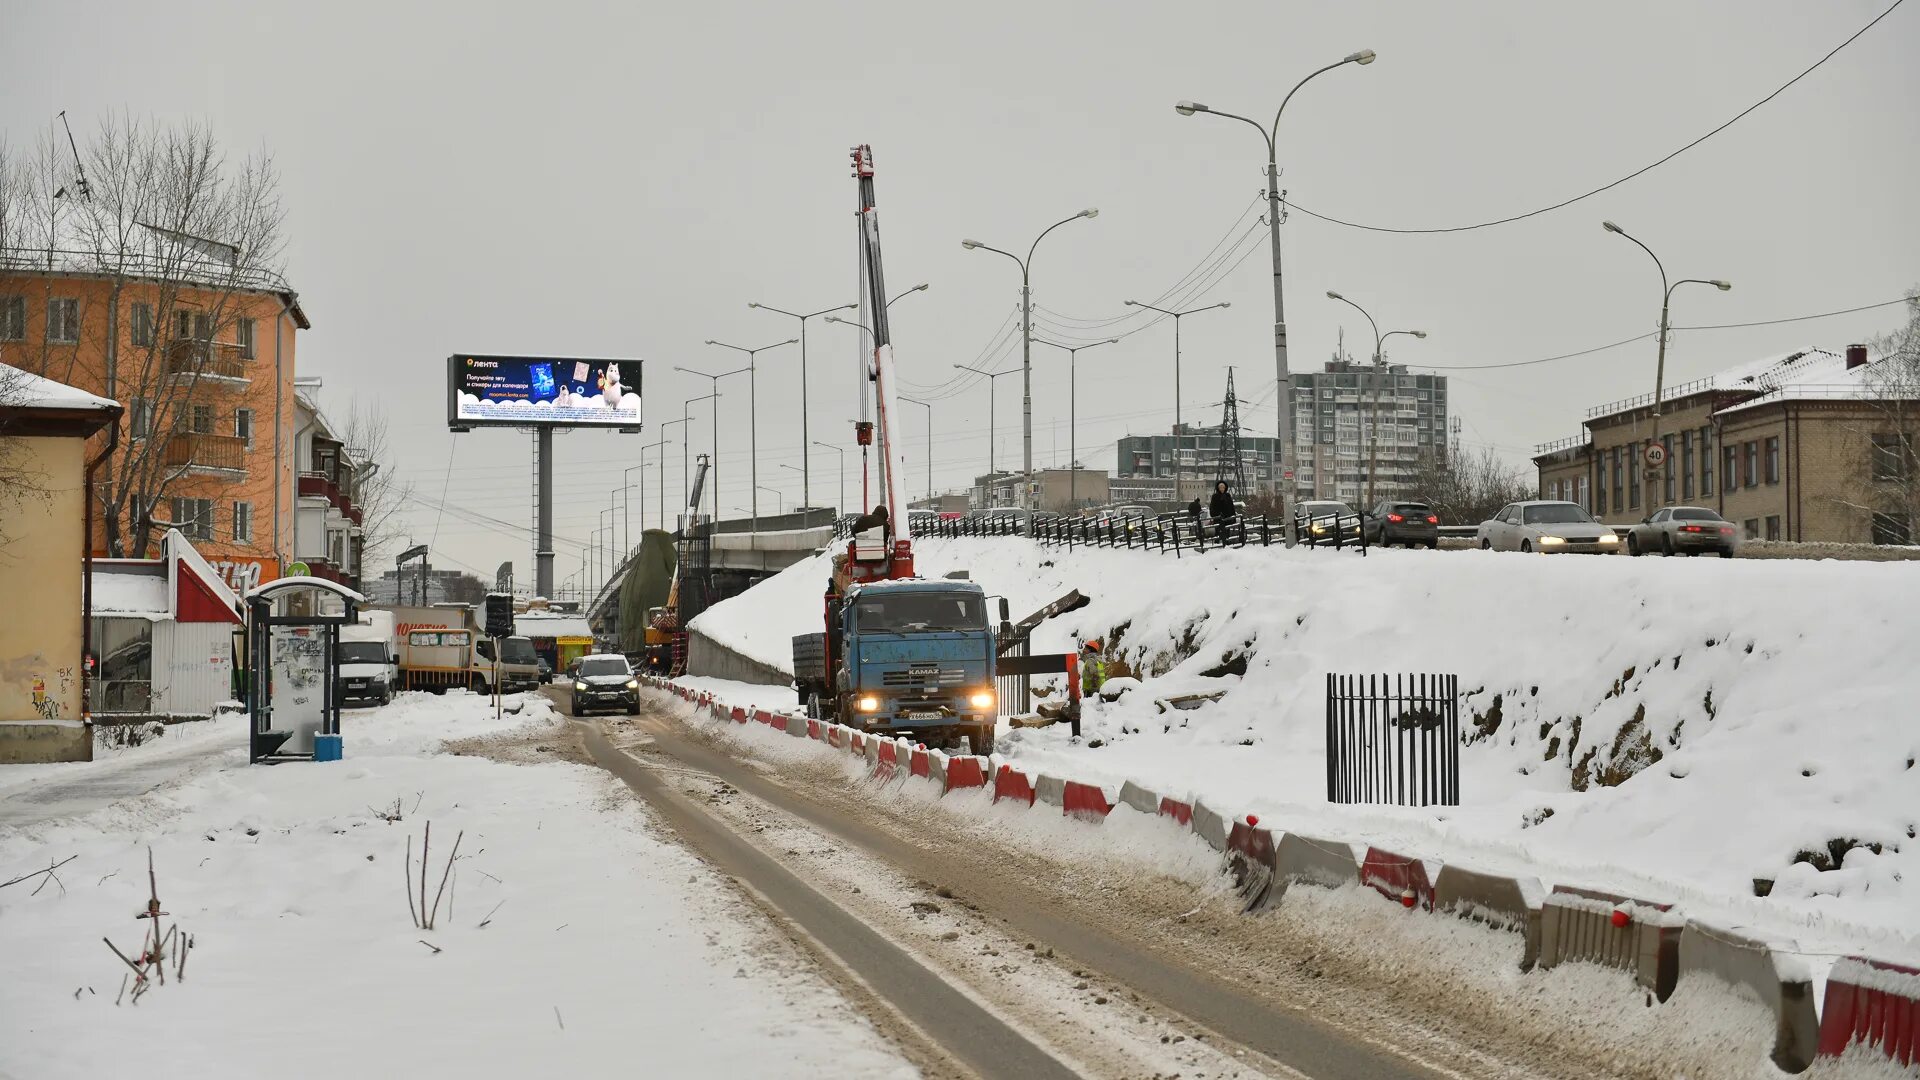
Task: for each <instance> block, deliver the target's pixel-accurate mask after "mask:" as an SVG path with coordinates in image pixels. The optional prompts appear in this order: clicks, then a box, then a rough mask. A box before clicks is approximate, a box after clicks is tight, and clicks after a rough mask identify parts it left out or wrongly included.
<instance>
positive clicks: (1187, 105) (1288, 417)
mask: <svg viewBox="0 0 1920 1080" xmlns="http://www.w3.org/2000/svg"><path fill="white" fill-rule="evenodd" d="M1373 60H1374V53H1373V50H1372V49H1361V50H1360V51H1359V52H1357V53H1353V54H1351V55H1349V56H1347V57H1345V58H1343V59H1341V60H1339V61H1337V62H1335V63H1331V64H1328V65H1327V66H1326V67H1323V68H1321V69H1320V70H1318V71H1315V72H1313V73H1312V74H1310V75H1308V76H1307V77H1306V78H1304V79H1301V80H1300V81H1299V82H1297V83H1295V84H1294V86H1293V89H1292V90H1289V91H1287V96H1286V97H1284V98H1281V99H1280V108H1279V109H1277V110H1275V111H1274V114H1273V126H1272V127H1270V128H1269V127H1265V126H1262V125H1261V124H1260V123H1259V122H1258V121H1256V120H1249V119H1247V118H1246V117H1244V116H1237V115H1235V114H1233V113H1227V112H1221V111H1219V110H1218V109H1209V108H1208V107H1206V106H1205V105H1202V104H1200V103H1199V102H1195V101H1182V102H1179V103H1177V104H1175V105H1174V107H1173V110H1174V111H1175V112H1177V113H1179V114H1180V115H1181V116H1192V115H1193V114H1194V113H1212V114H1213V115H1215V116H1224V117H1226V118H1227V119H1229V120H1239V121H1241V122H1242V123H1247V124H1252V125H1253V127H1254V130H1256V131H1258V132H1259V133H1260V136H1261V137H1262V138H1264V139H1266V140H1267V238H1268V242H1269V244H1270V245H1271V246H1272V248H1273V366H1274V378H1275V381H1276V382H1277V383H1278V384H1279V385H1278V387H1277V389H1278V390H1279V399H1280V420H1279V423H1278V425H1277V426H1276V429H1275V437H1276V438H1277V439H1278V441H1279V443H1280V454H1281V458H1280V463H1281V469H1280V471H1281V483H1280V485H1279V489H1280V512H1281V515H1282V516H1283V517H1284V516H1285V514H1286V510H1287V506H1288V504H1290V503H1292V502H1293V491H1292V488H1293V484H1294V480H1293V470H1294V457H1295V455H1294V447H1293V439H1292V437H1291V432H1290V430H1289V429H1290V428H1291V427H1292V425H1293V382H1292V377H1291V376H1290V375H1289V374H1288V371H1287V314H1286V312H1287V309H1286V301H1285V299H1284V297H1283V296H1282V294H1281V289H1280V281H1281V279H1280V164H1279V157H1278V155H1277V154H1276V153H1275V150H1274V147H1275V143H1276V142H1277V140H1278V139H1279V137H1280V116H1281V114H1282V113H1285V112H1286V111H1287V102H1289V101H1292V100H1293V95H1295V94H1297V93H1299V92H1300V88H1301V87H1302V86H1305V85H1307V83H1309V82H1311V81H1313V79H1314V77H1315V76H1318V75H1324V74H1326V73H1327V72H1329V71H1332V70H1333V69H1334V68H1337V67H1341V66H1344V65H1346V64H1361V65H1365V64H1371V63H1373ZM1286 534H1287V546H1288V547H1292V546H1293V543H1294V535H1293V530H1292V529H1288V530H1286Z"/></svg>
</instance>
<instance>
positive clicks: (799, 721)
mask: <svg viewBox="0 0 1920 1080" xmlns="http://www.w3.org/2000/svg"><path fill="white" fill-rule="evenodd" d="M810 723H812V721H810V720H808V719H807V718H806V717H804V716H789V717H787V734H789V735H792V736H794V737H795V738H800V739H804V738H806V737H807V734H808V732H807V725H808V724H810Z"/></svg>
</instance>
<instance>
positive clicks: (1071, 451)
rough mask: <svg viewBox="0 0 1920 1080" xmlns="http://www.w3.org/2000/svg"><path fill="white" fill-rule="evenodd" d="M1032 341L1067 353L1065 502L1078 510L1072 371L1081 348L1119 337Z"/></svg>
mask: <svg viewBox="0 0 1920 1080" xmlns="http://www.w3.org/2000/svg"><path fill="white" fill-rule="evenodd" d="M1173 325H1174V327H1175V328H1176V330H1177V329H1178V327H1179V326H1180V324H1179V323H1177V322H1176V323H1174V324H1173ZM1033 343H1034V344H1035V345H1051V346H1053V347H1054V348H1056V349H1065V350H1066V353H1067V503H1068V505H1069V506H1070V507H1071V508H1073V509H1074V510H1078V509H1079V506H1080V492H1079V486H1078V484H1077V483H1076V481H1077V480H1078V479H1079V476H1080V462H1079V457H1080V449H1079V445H1078V444H1079V441H1080V431H1079V427H1078V425H1079V419H1078V417H1077V415H1076V413H1077V411H1078V409H1079V406H1080V386H1079V380H1078V378H1077V377H1076V376H1075V374H1074V371H1075V368H1076V367H1077V366H1078V364H1077V361H1078V360H1079V359H1080V350H1081V349H1097V348H1099V347H1100V346H1102V345H1118V344H1120V339H1119V338H1117V337H1116V338H1108V339H1107V340H1105V341H1096V342H1093V343H1092V344H1090V345H1062V344H1060V343H1059V342H1057V341H1048V340H1046V339H1045V338H1035V339H1034V340H1033ZM1175 352H1176V353H1177V352H1178V346H1176V347H1175ZM1175 458H1176V460H1177V459H1178V455H1177V454H1176V455H1175ZM988 471H989V472H991V471H992V470H991V469H989V470H988ZM1179 486H1180V481H1179V480H1178V479H1177V478H1176V479H1175V480H1174V489H1175V490H1176V491H1178V490H1179Z"/></svg>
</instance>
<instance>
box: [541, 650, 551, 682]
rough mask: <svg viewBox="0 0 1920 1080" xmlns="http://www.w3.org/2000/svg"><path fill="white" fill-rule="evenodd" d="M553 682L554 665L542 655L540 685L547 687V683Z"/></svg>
mask: <svg viewBox="0 0 1920 1080" xmlns="http://www.w3.org/2000/svg"><path fill="white" fill-rule="evenodd" d="M552 681H553V664H552V662H551V661H549V660H548V659H547V658H546V656H545V655H542V656H541V657H540V685H542V686H545V685H546V684H547V683H550V682H552Z"/></svg>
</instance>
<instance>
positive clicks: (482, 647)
mask: <svg viewBox="0 0 1920 1080" xmlns="http://www.w3.org/2000/svg"><path fill="white" fill-rule="evenodd" d="M384 610H387V611H390V612H391V614H392V616H393V619H394V628H393V643H394V651H395V653H397V654H398V656H399V665H400V688H401V689H403V690H430V691H434V692H436V693H438V692H442V691H445V690H446V689H448V688H449V687H458V686H464V687H466V688H467V689H469V690H472V691H474V692H475V693H487V692H489V691H490V690H491V688H492V686H493V679H494V672H495V664H494V656H493V642H492V641H490V640H488V639H487V638H483V637H481V636H480V625H479V621H478V617H477V615H476V614H475V612H474V609H473V607H472V606H471V605H468V604H435V605H433V606H431V607H412V606H402V605H394V606H393V607H391V608H388V609H384ZM500 651H501V654H502V655H501V656H500V663H499V665H498V671H499V678H500V688H501V689H503V690H506V691H508V692H512V691H515V690H532V689H537V688H538V687H539V685H540V658H539V656H538V655H536V654H535V653H534V650H533V642H532V641H531V640H529V639H527V638H524V637H510V638H505V639H503V640H502V641H501V649H500Z"/></svg>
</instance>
